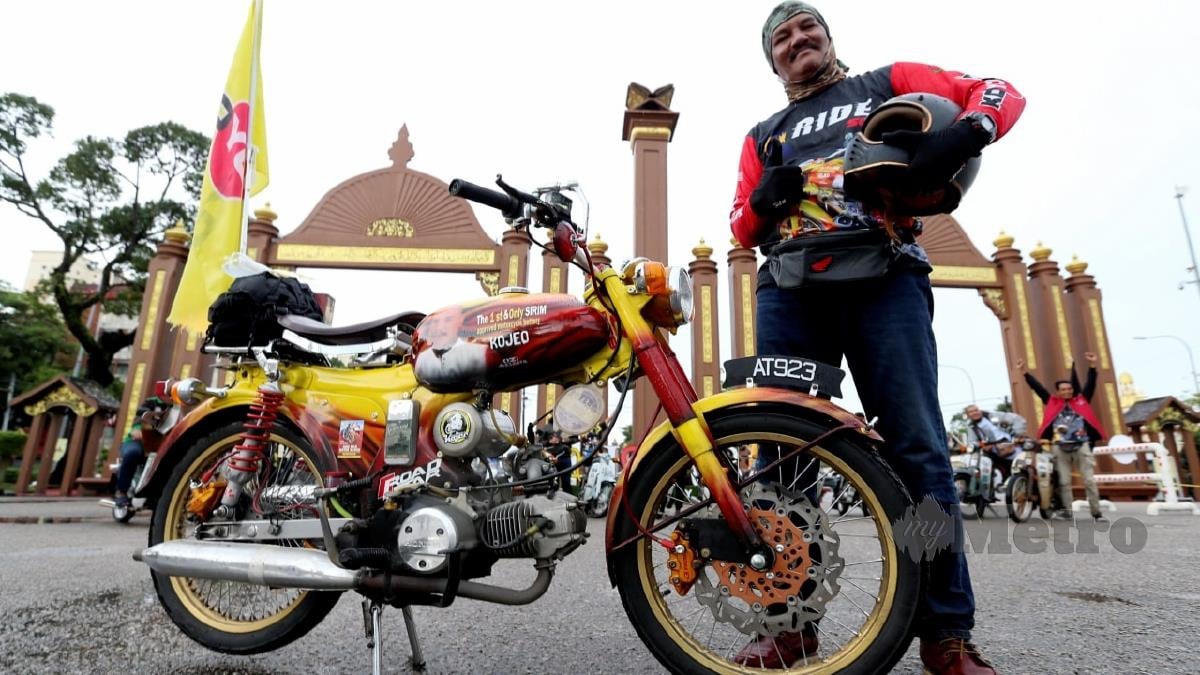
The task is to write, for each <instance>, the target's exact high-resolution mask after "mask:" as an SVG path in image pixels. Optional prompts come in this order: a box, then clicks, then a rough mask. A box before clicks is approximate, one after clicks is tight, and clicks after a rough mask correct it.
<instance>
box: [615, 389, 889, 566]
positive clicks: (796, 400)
mask: <svg viewBox="0 0 1200 675" xmlns="http://www.w3.org/2000/svg"><path fill="white" fill-rule="evenodd" d="M752 408H761V409H763V410H764V411H767V410H786V411H788V412H790V413H791V414H794V415H797V416H799V417H803V418H805V419H809V420H811V421H813V422H816V423H817V424H820V425H822V426H824V427H827V428H829V429H833V428H835V427H839V426H843V425H849V426H851V427H854V428H855V429H857V430H858V432H859V433H861V434H862V435H863V437H865V438H868V439H870V440H871V441H873V442H876V443H881V442H882V441H883V438H882V437H880V436H879V434H878V433H876V432H875V431H874V430H872V429H871V428H870V427H868V426H867V424H866V422H864V421H863V420H861V419H859V418H858V417H857V416H855V415H854V414H853V413H851V412H849V411H846V410H843V409H842V408H840V407H838V406H837V405H834V404H833V402H831V401H829V400H826V399H823V398H817V397H815V396H809V395H808V394H804V393H801V392H798V391H793V390H791V389H780V388H776V387H751V388H744V389H731V390H729V391H723V392H721V393H719V394H716V395H713V396H709V397H707V398H702V399H700V400H699V401H696V403H695V404H693V405H692V409H693V410H694V411H695V412H696V414H697V415H698V416H699V417H701V418H702V419H703V420H704V421H705V422H706V423H707V422H709V421H711V420H714V419H719V418H720V417H722V416H724V415H728V414H730V413H734V412H740V411H744V410H747V409H752ZM670 437H671V423H670V422H669V421H668V422H663V423H662V424H659V425H658V426H657V427H655V428H654V429H653V430H652V431H651V432H650V433H649V434H648V435H647V436H646V438H645V439H644V440H643V441H642V443H641V445H639V446H638V449H637V452H636V453H635V454H634V456H633V459H632V460H631V461H630V466H629V467H622V468H621V474H620V475H619V476H618V477H617V483H616V486H614V488H613V493H612V499H611V502H610V503H611V504H612V507H610V508H609V510H608V522H607V527H606V529H605V534H604V545H605V550H606V551H608V552H611V551H612V548H613V546H614V545H615V543H616V542H615V541H614V540H613V536H614V532H615V529H616V528H615V527H614V525H615V524H616V522H617V519H618V518H628V517H630V516H629V515H628V513H627V512H626V510H625V504H624V493H625V480H626V478H628V479H629V480H630V481H633V480H635V477H636V476H637V472H638V467H639V465H640V464H641V463H642V461H643V460H644V459H645V458H646V457H647V456H648V455H649V454H650V453H652V452H665V451H666V450H667V447H668V444H667V441H668V440H669V438H670Z"/></svg>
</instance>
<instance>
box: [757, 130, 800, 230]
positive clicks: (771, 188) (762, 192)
mask: <svg viewBox="0 0 1200 675" xmlns="http://www.w3.org/2000/svg"><path fill="white" fill-rule="evenodd" d="M763 166H764V169H763V175H762V178H761V179H760V180H759V181H758V187H756V188H754V192H752V193H750V208H751V209H753V210H754V212H755V213H756V214H758V215H759V217H761V218H767V219H772V220H777V219H779V218H782V217H783V216H784V215H786V214H787V212H788V208H789V207H790V206H792V205H793V204H798V203H799V202H800V200H801V199H803V198H804V169H802V168H800V167H798V166H784V165H783V144H781V143H780V142H779V141H777V140H775V139H772V140H771V141H770V142H769V143H768V144H767V161H766V162H765V163H764V165H763Z"/></svg>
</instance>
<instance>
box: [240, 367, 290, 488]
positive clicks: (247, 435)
mask: <svg viewBox="0 0 1200 675" xmlns="http://www.w3.org/2000/svg"><path fill="white" fill-rule="evenodd" d="M283 399H284V395H283V392H281V391H278V390H277V389H273V388H271V387H270V385H266V386H262V387H259V389H258V400H256V401H255V402H254V403H251V404H250V410H249V412H247V413H246V423H245V424H243V425H242V426H243V427H244V428H245V431H243V432H242V440H241V442H240V443H238V444H237V445H235V446H233V455H232V456H231V457H230V458H229V468H230V469H232V470H234V471H244V472H246V473H248V474H251V475H253V474H256V473H258V463H259V460H261V459H262V457H263V452H264V450H265V449H266V447H267V443H268V442H269V441H270V440H271V429H272V428H274V426H275V419H276V418H277V417H278V416H279V406H280V405H282V404H283Z"/></svg>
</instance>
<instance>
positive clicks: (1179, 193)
mask: <svg viewBox="0 0 1200 675" xmlns="http://www.w3.org/2000/svg"><path fill="white" fill-rule="evenodd" d="M1185 192H1187V188H1185V187H1183V186H1182V185H1176V186H1175V202H1176V203H1177V204H1179V220H1181V221H1183V236H1184V237H1186V238H1187V245H1188V255H1190V256H1192V278H1193V282H1192V283H1194V284H1196V290H1197V291H1198V292H1200V267H1197V266H1196V250H1195V249H1193V248H1192V232H1191V230H1190V229H1188V221H1187V213H1185V212H1184V210H1183V194H1184V193H1185ZM1192 370H1193V371H1195V368H1193V369H1192ZM1198 393H1200V391H1198Z"/></svg>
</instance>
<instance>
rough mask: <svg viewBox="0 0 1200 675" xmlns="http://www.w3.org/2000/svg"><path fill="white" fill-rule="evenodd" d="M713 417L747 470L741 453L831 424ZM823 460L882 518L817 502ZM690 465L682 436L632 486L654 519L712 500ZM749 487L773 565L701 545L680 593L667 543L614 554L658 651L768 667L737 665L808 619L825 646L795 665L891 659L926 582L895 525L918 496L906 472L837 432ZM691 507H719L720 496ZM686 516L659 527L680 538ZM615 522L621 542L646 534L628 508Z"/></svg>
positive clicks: (732, 667) (620, 583)
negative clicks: (751, 648) (765, 567)
mask: <svg viewBox="0 0 1200 675" xmlns="http://www.w3.org/2000/svg"><path fill="white" fill-rule="evenodd" d="M709 424H710V428H711V429H712V432H713V437H714V439H715V441H716V446H717V452H718V453H720V454H722V455H724V456H725V457H726V458H728V460H729V461H728V462H727V465H728V466H731V467H734V469H732V471H733V472H734V474H735V475H736V474H737V473H739V470H738V469H737V467H738V466H739V463H738V461H737V458H738V457H739V455H740V454H741V452H742V451H746V450H751V449H752V450H756V451H758V452H760V453H774V452H776V451H778V452H779V453H781V454H782V453H786V452H788V451H789V450H791V449H793V448H795V447H796V446H798V445H802V444H804V443H805V442H806V439H811V438H814V437H816V436H818V435H819V434H821V433H822V432H823V429H822V428H821V427H819V426H817V425H815V424H812V423H810V422H807V421H805V420H802V419H797V418H795V417H793V416H786V415H778V414H770V413H750V412H745V413H733V414H730V415H728V416H725V417H722V418H718V419H715V420H710V422H709ZM822 466H824V467H826V468H828V469H829V470H831V471H834V472H836V473H838V474H840V475H842V476H843V477H844V479H845V484H844V485H845V486H851V487H852V488H853V489H854V490H855V491H856V492H857V495H858V498H857V503H856V504H854V505H856V506H862V507H864V509H865V511H866V513H868V514H871V515H866V516H862V517H847V516H844V515H834V514H832V513H830V512H826V511H824V510H822V509H821V508H820V502H819V501H817V500H816V495H817V493H818V490H819V481H820V477H819V475H818V469H819V468H820V467H822ZM692 467H693V464H692V461H691V459H690V458H688V457H687V456H686V455H685V454H684V452H683V450H682V449H681V448H680V447H679V445H678V444H677V443H676V442H675V440H674V439H673V438H668V439H666V440H664V441H663V443H662V444H660V445H659V446H657V447H656V448H655V449H654V451H653V452H652V453H651V454H650V455H649V456H647V457H646V458H645V460H643V463H642V464H641V465H640V466H639V467H638V470H637V472H636V474H634V475H635V476H636V479H635V480H632V481H631V482H630V483H629V484H628V486H627V488H626V489H627V490H628V493H627V494H628V497H629V505H630V507H631V508H632V509H633V515H634V517H635V518H636V519H637V520H638V522H640V523H641V524H642V526H643V527H647V528H649V527H651V526H652V525H653V524H654V523H656V522H659V521H662V520H663V519H665V518H669V517H671V516H672V515H674V514H677V513H679V512H680V511H681V510H683V509H685V508H688V507H689V506H691V505H693V504H695V503H698V502H699V501H701V500H702V499H703V497H700V496H699V495H701V494H702V493H700V492H698V491H696V490H694V489H692V488H693V487H694V485H693V478H692V477H691V475H690V474H691V470H692ZM751 470H752V471H753V469H751ZM741 494H742V499H743V505H744V508H746V509H747V511H749V512H750V514H751V521H752V523H754V525H755V527H756V529H758V530H759V533H760V535H761V536H763V538H764V540H766V541H768V542H773V543H774V544H775V550H776V551H779V553H777V554H776V561H775V566H773V567H772V568H771V570H770V573H771V574H772V575H773V576H770V577H768V576H766V573H753V572H751V571H750V570H749V568H748V566H738V565H735V564H732V563H725V562H720V561H715V560H704V559H702V556H703V553H702V552H695V555H696V566H695V567H696V579H695V582H694V585H690V586H688V587H686V588H685V589H684V591H683V593H682V594H680V592H679V590H677V588H678V586H677V585H676V584H675V583H674V579H673V577H674V576H675V575H677V574H678V572H677V571H671V570H672V567H671V563H673V562H677V560H675V559H673V558H672V557H671V556H670V555H669V554H668V551H667V549H665V548H664V547H663V546H661V545H659V544H658V543H656V542H653V541H650V540H649V539H647V538H644V537H643V538H642V539H640V540H638V541H635V542H633V543H632V544H629V545H627V546H625V547H624V548H622V549H620V550H618V551H615V552H613V553H611V554H610V555H609V561H608V564H609V570H610V573H611V574H612V576H613V579H614V580H615V581H616V585H617V589H618V591H619V592H620V594H621V600H622V603H623V604H624V607H625V611H626V613H627V614H628V615H629V618H630V620H631V621H632V623H633V625H634V627H635V628H636V629H637V631H638V634H639V636H641V638H642V640H643V641H644V642H645V643H646V645H647V646H648V647H649V648H650V650H651V652H653V653H654V655H655V657H656V658H658V660H659V661H660V662H661V663H662V664H663V665H665V666H666V667H667V668H668V669H670V670H671V671H673V672H676V673H711V672H717V673H735V672H746V670H747V669H748V668H753V667H755V666H756V664H753V663H750V664H746V665H743V664H740V663H738V662H737V654H738V652H739V650H741V649H742V647H743V646H745V645H746V644H748V643H749V642H750V641H752V640H755V639H757V637H758V636H759V635H777V634H779V633H781V632H796V631H798V630H800V629H801V626H805V625H807V626H808V627H809V630H810V631H812V632H815V634H816V635H817V637H818V638H819V641H820V645H819V647H818V649H817V650H816V652H814V653H806V654H804V655H802V656H801V657H798V659H797V662H796V663H793V664H791V665H790V667H789V669H787V670H786V672H794V673H816V672H822V673H824V672H833V671H839V672H850V673H874V672H883V671H886V670H888V669H890V668H891V666H892V665H893V664H895V663H896V661H897V660H898V659H899V658H900V657H901V656H902V655H903V654H904V653H905V651H906V650H907V648H908V644H909V642H910V641H911V639H912V636H911V633H910V627H911V624H912V621H913V616H914V613H915V610H916V606H917V598H918V596H919V593H920V585H921V571H920V566H919V564H918V562H917V559H918V558H919V555H918V556H916V557H914V556H910V555H907V554H906V553H905V552H904V551H903V550H902V548H901V546H899V545H898V544H897V542H896V540H895V537H894V533H893V529H892V523H893V522H896V521H898V520H900V519H901V518H904V517H905V515H906V513H907V512H908V509H909V508H910V506H911V501H910V499H909V497H908V493H907V491H906V490H905V489H904V486H903V485H902V484H901V483H900V481H899V479H898V478H897V477H896V475H895V473H894V472H892V470H891V469H890V468H889V467H888V466H887V465H886V464H885V463H884V462H883V461H882V460H881V459H880V458H879V456H878V455H876V454H875V453H874V452H873V451H870V450H868V449H864V448H862V447H860V446H858V445H856V444H854V443H851V442H850V441H848V440H846V439H845V438H844V437H843V438H836V437H835V438H833V439H831V440H829V441H828V442H826V443H824V444H823V445H822V446H819V447H811V448H808V449H807V450H805V451H804V452H803V453H800V454H799V455H797V456H796V458H795V459H793V460H789V461H787V462H785V463H784V465H781V466H780V467H779V471H778V473H777V475H776V472H775V471H774V470H773V471H772V472H771V475H769V476H764V477H763V478H762V479H761V480H760V481H759V482H756V483H753V484H751V485H749V486H747V487H745V488H743V489H742V492H741ZM836 500H837V497H835V502H834V504H836V503H837V501H836ZM834 508H835V506H834V505H831V506H830V509H831V510H833V509H834ZM875 514H879V515H878V517H875ZM690 517H691V518H697V519H720V518H721V516H720V512H719V510H717V508H716V507H715V505H709V506H708V507H707V508H704V509H701V510H700V511H699V512H698V513H696V514H694V515H693V516H690ZM676 525H677V524H672V525H667V526H664V527H661V528H658V529H657V531H656V532H655V533H654V534H655V535H656V536H657V537H662V538H670V537H672V536H673V534H674V533H676V532H678V531H677V530H676ZM614 528H615V530H614V534H615V535H616V536H615V538H614V542H618V543H619V542H622V541H625V540H626V539H628V538H629V537H631V536H633V535H634V534H636V529H635V528H634V527H633V525H632V523H630V521H629V519H628V518H627V517H626V516H625V515H624V514H622V515H621V516H620V517H618V518H617V519H616V520H615V521H614ZM674 569H675V570H678V569H679V568H678V565H676V566H675V567H674ZM757 665H762V664H761V663H759V664H757Z"/></svg>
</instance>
